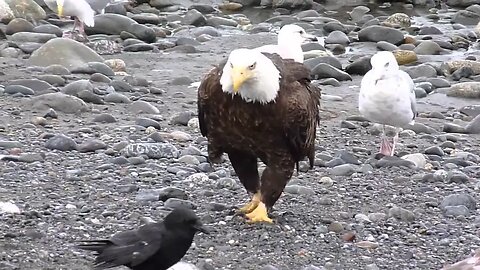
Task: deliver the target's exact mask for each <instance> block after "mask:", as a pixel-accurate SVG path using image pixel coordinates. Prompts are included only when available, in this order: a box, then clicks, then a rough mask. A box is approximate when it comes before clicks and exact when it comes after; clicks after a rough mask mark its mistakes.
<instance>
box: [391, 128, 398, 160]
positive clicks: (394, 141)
mask: <svg viewBox="0 0 480 270" xmlns="http://www.w3.org/2000/svg"><path fill="white" fill-rule="evenodd" d="M397 142H398V131H395V137H393V143H392V153H391V154H390V155H391V156H393V154H394V152H395V145H396V144H397Z"/></svg>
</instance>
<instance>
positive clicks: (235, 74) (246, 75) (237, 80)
mask: <svg viewBox="0 0 480 270" xmlns="http://www.w3.org/2000/svg"><path fill="white" fill-rule="evenodd" d="M251 77H252V71H250V70H248V69H247V68H245V67H233V68H232V81H233V92H234V93H237V92H238V90H239V89H240V87H241V86H242V85H243V83H244V82H245V81H246V80H248V79H250V78H251Z"/></svg>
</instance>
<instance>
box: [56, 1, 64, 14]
mask: <svg viewBox="0 0 480 270" xmlns="http://www.w3.org/2000/svg"><path fill="white" fill-rule="evenodd" d="M57 11H58V16H63V3H60V1H57Z"/></svg>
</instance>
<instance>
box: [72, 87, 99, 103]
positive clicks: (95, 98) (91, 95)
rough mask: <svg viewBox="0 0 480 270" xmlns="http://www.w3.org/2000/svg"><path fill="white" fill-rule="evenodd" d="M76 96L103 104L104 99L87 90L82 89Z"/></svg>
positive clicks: (88, 101) (86, 100)
mask: <svg viewBox="0 0 480 270" xmlns="http://www.w3.org/2000/svg"><path fill="white" fill-rule="evenodd" d="M77 97H78V98H80V99H81V100H83V101H85V102H87V103H93V104H105V101H103V98H102V97H100V96H99V95H97V94H95V93H93V92H91V91H88V90H82V91H80V92H78V93H77Z"/></svg>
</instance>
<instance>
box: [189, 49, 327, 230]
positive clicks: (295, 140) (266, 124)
mask: <svg viewBox="0 0 480 270" xmlns="http://www.w3.org/2000/svg"><path fill="white" fill-rule="evenodd" d="M309 74H310V70H309V69H308V68H307V67H305V66H304V65H303V64H302V63H298V62H295V61H294V60H291V59H282V58H281V57H280V56H279V55H277V54H268V53H261V52H259V51H257V50H251V49H243V48H242V49H236V50H233V51H232V52H231V53H230V55H229V57H228V59H227V61H226V62H225V61H223V63H222V64H220V65H219V66H218V67H215V68H213V69H212V70H211V71H210V72H209V73H208V74H207V75H206V76H205V77H204V78H203V80H202V82H201V84H200V86H199V88H198V118H199V123H200V131H201V133H202V135H203V136H205V137H207V139H208V159H209V161H210V162H211V163H218V162H220V161H221V156H222V155H223V153H227V155H228V157H229V159H230V162H231V163H232V166H233V168H234V170H235V172H236V174H237V176H238V178H239V179H240V182H241V183H242V184H243V186H244V187H245V189H246V190H247V191H248V192H249V193H250V194H251V195H253V196H252V199H251V201H250V202H249V203H247V204H246V205H245V206H244V207H242V208H240V211H241V212H243V213H244V214H246V216H247V218H248V221H249V222H269V223H271V222H273V221H272V219H270V218H269V216H268V213H267V212H268V210H270V209H271V208H272V207H273V205H274V204H275V202H276V201H277V200H278V198H279V197H280V195H281V193H282V192H283V189H284V188H285V185H286V184H287V182H288V181H289V180H290V178H291V177H292V175H293V172H294V170H295V165H296V166H297V170H298V162H299V161H301V160H303V159H304V158H305V157H308V159H309V161H310V168H312V167H313V162H314V157H315V137H316V128H317V125H318V123H319V121H320V117H319V109H320V96H321V93H320V89H318V88H317V87H316V86H314V85H312V84H310V80H309ZM257 159H260V160H261V161H262V162H263V163H264V164H265V165H266V168H265V170H264V171H263V174H262V176H261V179H260V176H259V173H258V168H257Z"/></svg>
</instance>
